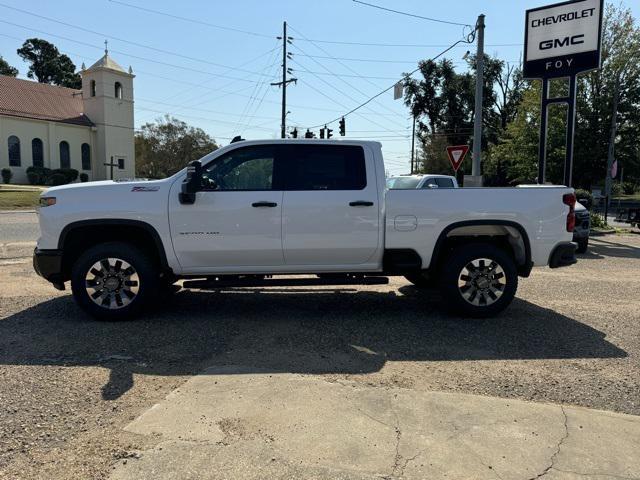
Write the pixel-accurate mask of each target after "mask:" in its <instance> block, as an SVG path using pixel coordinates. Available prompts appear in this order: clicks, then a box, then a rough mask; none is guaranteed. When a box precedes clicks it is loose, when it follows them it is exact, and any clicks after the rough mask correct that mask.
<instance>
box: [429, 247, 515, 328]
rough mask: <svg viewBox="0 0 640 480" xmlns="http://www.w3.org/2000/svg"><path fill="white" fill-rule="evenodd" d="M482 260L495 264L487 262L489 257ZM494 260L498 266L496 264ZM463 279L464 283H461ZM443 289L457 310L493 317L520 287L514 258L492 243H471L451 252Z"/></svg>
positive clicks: (445, 266)
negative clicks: (460, 284) (494, 265)
mask: <svg viewBox="0 0 640 480" xmlns="http://www.w3.org/2000/svg"><path fill="white" fill-rule="evenodd" d="M480 259H488V260H489V261H490V262H492V263H490V264H489V265H486V263H487V262H486V260H480ZM474 263H476V264H477V265H474ZM494 263H495V264H496V265H497V266H498V267H492V265H493V264H494ZM472 268H475V269H476V270H475V271H473V270H472ZM492 268H493V269H492ZM459 281H461V282H465V283H464V285H462V286H459V283H458V282H459ZM478 282H480V283H478ZM440 288H441V290H442V295H443V297H444V301H445V304H446V305H447V306H448V307H450V308H452V309H453V310H454V311H456V312H457V313H461V314H463V315H466V316H470V317H475V318H485V317H490V316H493V315H496V314H497V313H499V312H501V311H502V310H504V309H505V308H506V307H508V306H509V304H510V303H511V301H512V300H513V297H514V296H515V294H516V290H517V289H518V272H517V270H516V265H515V262H514V260H513V258H512V257H511V256H510V255H509V254H508V253H507V252H505V251H504V250H501V249H500V248H498V247H496V246H494V245H491V244H488V243H470V244H467V245H462V246H460V247H457V248H455V249H454V250H453V251H452V252H451V253H450V254H449V255H448V257H447V259H446V260H445V262H444V264H443V266H442V270H441V277H440ZM474 292H475V293H476V295H475V296H474ZM465 297H466V298H465ZM483 297H484V304H483V302H482V299H483ZM492 297H496V298H495V299H494V298H492Z"/></svg>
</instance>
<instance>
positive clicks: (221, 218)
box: [169, 145, 284, 272]
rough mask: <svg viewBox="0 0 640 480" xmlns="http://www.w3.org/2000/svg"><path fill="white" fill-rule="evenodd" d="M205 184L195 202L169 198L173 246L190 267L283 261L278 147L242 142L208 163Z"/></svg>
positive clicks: (175, 191) (177, 188)
mask: <svg viewBox="0 0 640 480" xmlns="http://www.w3.org/2000/svg"><path fill="white" fill-rule="evenodd" d="M203 183H204V187H203V188H204V189H203V191H200V192H198V193H197V194H196V201H195V203H194V204H193V205H182V204H181V203H180V202H179V201H178V192H179V191H180V183H179V182H176V183H175V184H174V187H173V188H172V192H171V200H170V203H169V223H170V226H171V237H172V240H173V247H174V250H175V253H176V256H177V258H178V261H179V262H180V265H181V266H182V267H183V268H184V269H186V270H190V271H205V270H206V271H212V272H215V271H216V269H217V268H219V269H220V270H224V269H225V268H226V269H227V270H228V268H227V267H250V266H269V267H271V266H279V265H283V263H284V260H283V256H282V228H281V226H282V225H281V223H282V195H283V191H282V188H281V187H280V186H278V181H277V174H276V155H275V148H274V147H273V146H270V145H254V146H246V147H240V148H237V149H234V150H231V151H230V152H228V153H226V154H224V155H222V156H220V157H218V158H216V159H214V160H212V161H211V162H210V163H209V164H207V165H204V182H203Z"/></svg>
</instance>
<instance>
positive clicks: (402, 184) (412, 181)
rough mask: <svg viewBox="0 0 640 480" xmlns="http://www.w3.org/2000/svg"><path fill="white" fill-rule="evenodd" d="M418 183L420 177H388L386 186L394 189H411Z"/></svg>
mask: <svg viewBox="0 0 640 480" xmlns="http://www.w3.org/2000/svg"><path fill="white" fill-rule="evenodd" d="M418 183H420V179H419V178H415V177H396V178H390V179H389V180H388V181H387V186H388V187H389V188H392V189H394V190H398V189H413V188H416V187H417V186H418Z"/></svg>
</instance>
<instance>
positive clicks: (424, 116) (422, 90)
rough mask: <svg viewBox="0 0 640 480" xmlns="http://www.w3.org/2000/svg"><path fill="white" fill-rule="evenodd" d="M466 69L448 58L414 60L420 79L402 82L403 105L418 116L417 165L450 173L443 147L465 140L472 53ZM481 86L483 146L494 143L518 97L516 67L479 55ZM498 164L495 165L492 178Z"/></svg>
mask: <svg viewBox="0 0 640 480" xmlns="http://www.w3.org/2000/svg"><path fill="white" fill-rule="evenodd" d="M467 63H468V66H469V68H470V71H468V72H463V73H458V72H456V71H455V70H454V68H453V64H452V62H451V61H449V60H446V59H445V60H441V61H440V62H437V63H436V62H433V61H431V60H427V61H425V62H421V63H420V73H421V74H422V77H423V78H422V79H420V80H415V79H410V80H408V81H407V83H406V90H405V104H406V105H407V106H408V107H409V108H410V110H411V113H412V114H413V115H415V116H416V118H417V119H418V122H417V125H418V138H419V141H420V150H421V153H420V156H419V158H420V159H421V160H422V164H423V169H424V170H425V171H428V172H430V173H440V172H442V173H451V168H450V166H449V162H448V160H447V156H446V153H445V150H444V147H445V146H447V145H461V144H462V145H464V144H469V143H470V142H471V140H472V138H473V118H474V115H475V112H474V108H475V102H474V97H475V66H476V60H475V56H473V55H471V56H469V57H468V58H467ZM484 65H485V67H484V77H483V78H484V89H483V130H484V134H483V144H482V148H483V150H485V151H486V149H487V148H488V147H489V146H490V145H492V144H495V143H497V142H498V141H499V139H500V136H501V135H502V133H503V132H504V130H505V128H506V125H507V123H508V122H509V121H511V120H512V119H513V118H514V116H515V111H516V106H517V105H518V103H519V100H520V98H521V96H522V89H523V80H522V72H521V70H520V68H518V67H516V66H514V65H510V64H505V62H503V61H502V60H499V59H497V58H492V57H490V56H488V55H485V59H484ZM501 170H502V169H501V168H498V169H497V172H498V177H499V178H501V177H503V176H504V175H500V174H499V173H500V172H501Z"/></svg>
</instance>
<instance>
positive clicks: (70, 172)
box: [51, 168, 78, 183]
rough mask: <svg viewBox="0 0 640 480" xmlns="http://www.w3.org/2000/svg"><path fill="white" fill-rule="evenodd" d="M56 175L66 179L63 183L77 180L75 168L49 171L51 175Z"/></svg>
mask: <svg viewBox="0 0 640 480" xmlns="http://www.w3.org/2000/svg"><path fill="white" fill-rule="evenodd" d="M56 173H59V174H60V175H64V178H66V182H64V183H71V182H75V181H76V180H77V179H78V170H76V169H75V168H57V169H55V170H51V175H54V174H56Z"/></svg>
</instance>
